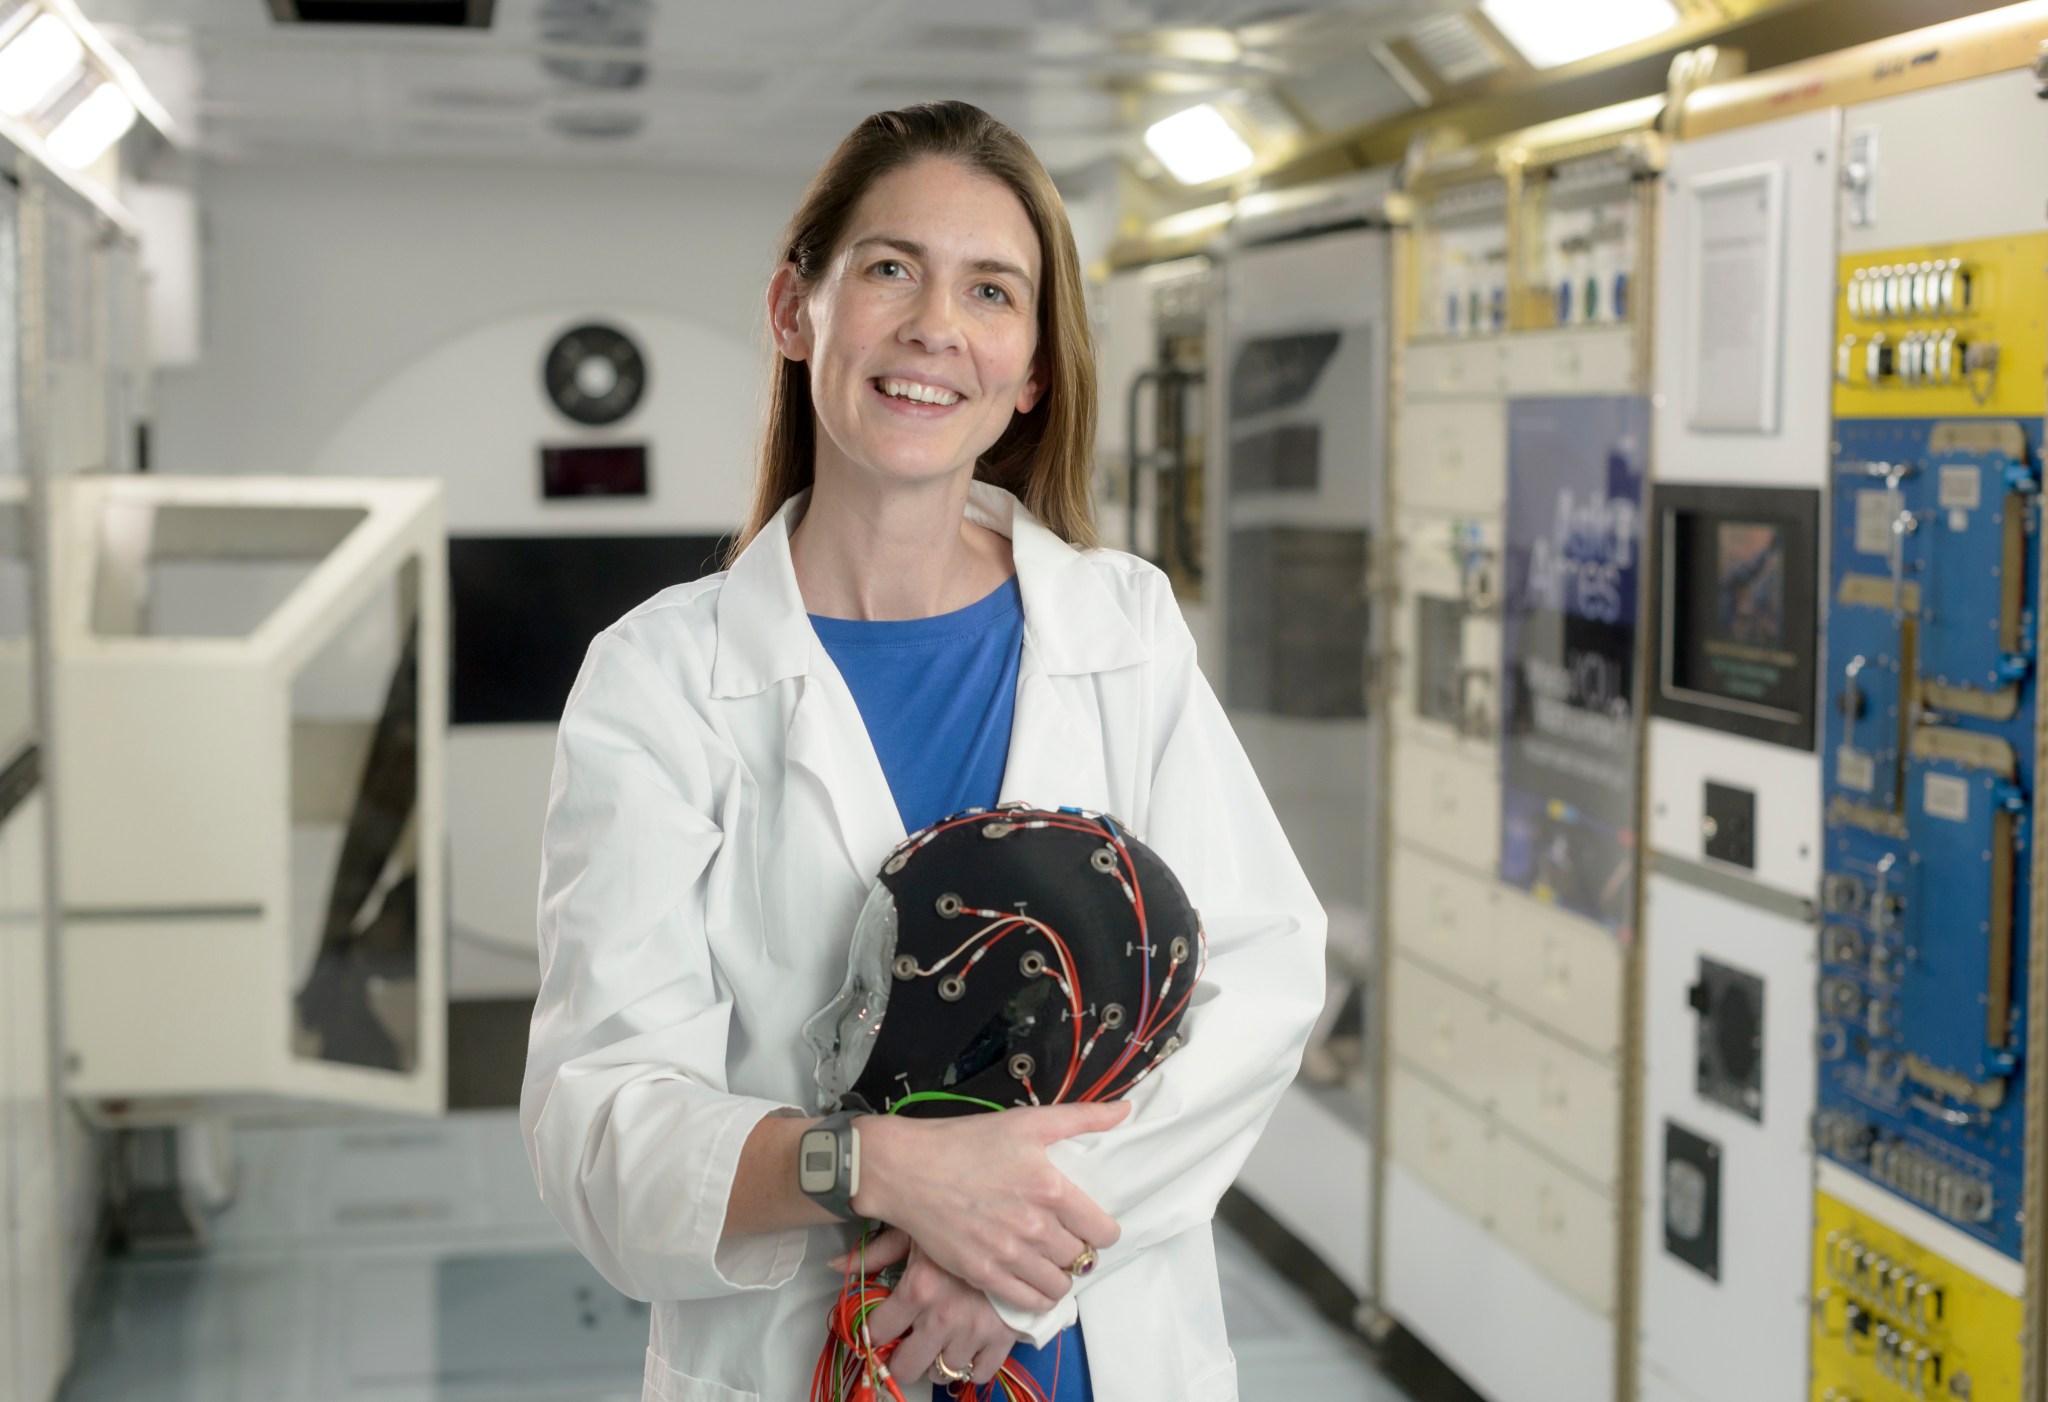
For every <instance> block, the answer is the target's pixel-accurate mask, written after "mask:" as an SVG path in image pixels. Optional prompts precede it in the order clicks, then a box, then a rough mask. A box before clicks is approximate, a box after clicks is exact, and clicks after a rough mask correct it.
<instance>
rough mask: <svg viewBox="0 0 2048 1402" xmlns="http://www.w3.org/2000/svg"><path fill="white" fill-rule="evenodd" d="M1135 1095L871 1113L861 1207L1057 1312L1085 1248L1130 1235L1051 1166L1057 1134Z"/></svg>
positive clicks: (962, 1266)
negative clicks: (976, 1110) (1108, 1100)
mask: <svg viewBox="0 0 2048 1402" xmlns="http://www.w3.org/2000/svg"><path fill="white" fill-rule="evenodd" d="M1130 1108H1131V1107H1130V1106H1129V1104H1128V1103H1125V1102H1122V1101H1118V1102H1115V1103H1112V1104H1092V1105H1047V1106H1042V1107H1041V1106H1033V1107H1030V1108H1027V1109H1017V1110H1004V1111H1002V1112H1001V1113H999V1114H992V1115H967V1116H962V1117H959V1118H953V1119H944V1120H913V1119H907V1118H903V1117H900V1116H890V1115H873V1116H868V1117H866V1118H863V1119H861V1120H859V1121H858V1122H857V1127H858V1129H859V1131H860V1160H861V1169H860V1181H861V1190H860V1192H859V1193H858V1194H856V1195H855V1198H854V1203H853V1207H854V1210H855V1211H856V1212H858V1213H860V1214H861V1215H862V1216H863V1217H871V1218H874V1219H875V1220H877V1221H881V1222H887V1223H888V1224H889V1225H890V1226H892V1227H900V1228H902V1229H903V1230H904V1231H905V1232H907V1233H909V1235H910V1236H911V1237H912V1238H913V1239H914V1240H915V1241H916V1242H917V1244H918V1245H919V1246H920V1247H922V1248H923V1249H924V1251H925V1252H926V1253H927V1254H928V1255H929V1256H930V1257H931V1258H932V1260H933V1261H934V1262H935V1263H936V1264H938V1265H939V1266H940V1267H942V1268H943V1269H945V1270H947V1271H950V1272H952V1273H953V1274H954V1275H957V1276H959V1277H960V1278H961V1279H962V1280H964V1281H966V1282H967V1283H968V1284H970V1285H972V1286H974V1288H975V1289H977V1290H984V1291H987V1292H988V1293H989V1294H990V1295H992V1296H994V1297H995V1298H996V1299H998V1300H1001V1301H1002V1302H1003V1303H1004V1304H1007V1305H1010V1306H1011V1307H1013V1308H1015V1309H1022V1310H1029V1311H1031V1312H1033V1313H1038V1312H1040V1311H1044V1310H1048V1309H1051V1308H1052V1307H1053V1305H1054V1304H1055V1303H1057V1302H1058V1300H1059V1299H1060V1297H1061V1296H1063V1295H1065V1294H1066V1293H1067V1291H1068V1290H1069V1289H1071V1288H1072V1286H1073V1283H1074V1282H1073V1278H1072V1277H1071V1276H1069V1275H1068V1274H1067V1267H1068V1266H1069V1265H1071V1264H1072V1263H1073V1262H1074V1261H1075V1260H1076V1259H1077V1258H1078V1257H1079V1256H1080V1255H1081V1253H1082V1251H1083V1250H1085V1249H1086V1248H1088V1247H1090V1246H1092V1247H1095V1248H1097V1249H1098V1250H1099V1249H1101V1248H1103V1247H1106V1246H1110V1245H1112V1244H1114V1243H1115V1241H1116V1239H1117V1237H1118V1236H1120V1235H1121V1234H1122V1232H1121V1229H1120V1228H1119V1227H1118V1226H1117V1224H1116V1219H1115V1218H1113V1217H1111V1216H1110V1215H1109V1214H1108V1213H1107V1212H1104V1211H1103V1210H1102V1209H1101V1208H1100V1207H1097V1206H1096V1205H1095V1204H1094V1203H1093V1202H1092V1201H1090V1200H1089V1198H1088V1195H1087V1194H1086V1193H1083V1192H1082V1191H1081V1190H1080V1189H1079V1188H1076V1187H1075V1186H1074V1185H1073V1184H1072V1183H1071V1182H1069V1181H1068V1179H1067V1176H1066V1175H1065V1174H1064V1173H1061V1172H1060V1171H1059V1170H1058V1169H1057V1168H1055V1167H1053V1164H1052V1161H1051V1160H1050V1159H1048V1158H1047V1157H1046V1155H1045V1149H1046V1146H1047V1145H1048V1144H1053V1143H1056V1142H1057V1141H1059V1140H1062V1139H1066V1138H1070V1137H1071V1136H1073V1135H1076V1134H1094V1133H1099V1132H1101V1131H1103V1130H1106V1129H1112V1128H1114V1127H1115V1126H1117V1125H1119V1124H1121V1123H1123V1119H1124V1116H1126V1115H1127V1114H1129V1113H1130Z"/></svg>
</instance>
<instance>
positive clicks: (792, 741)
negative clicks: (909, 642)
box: [711, 492, 903, 880]
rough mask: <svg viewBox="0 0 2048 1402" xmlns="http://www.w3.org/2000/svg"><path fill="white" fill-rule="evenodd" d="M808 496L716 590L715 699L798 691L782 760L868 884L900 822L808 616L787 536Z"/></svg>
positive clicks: (798, 499)
mask: <svg viewBox="0 0 2048 1402" xmlns="http://www.w3.org/2000/svg"><path fill="white" fill-rule="evenodd" d="M809 498H810V494H809V493H808V492H801V493H799V494H797V495H796V496H795V497H792V498H791V499H790V500H789V501H788V502H786V503H784V505H783V507H782V509H781V510H780V511H778V512H776V513H775V517H774V519H773V520H771V521H770V522H769V523H768V524H767V525H766V526H765V527H763V528H762V530H761V534H760V535H759V536H757V537H756V538H755V539H754V541H753V542H752V543H751V544H750V545H748V546H747V548H746V551H745V553H743V554H742V555H741V556H740V558H739V559H738V560H737V561H736V562H734V564H733V567H732V572H731V574H729V575H728V576H727V578H726V581H725V585H724V587H723V588H722V589H720V590H719V598H718V644H717V651H716V653H715V655H714V656H713V659H712V667H711V694H712V695H713V696H715V697H720V698H727V699H742V698H748V697H756V696H760V695H762V694H763V693H765V692H767V691H769V690H770V689H771V688H774V687H776V686H778V685H781V684H793V685H794V686H795V687H796V688H797V694H796V700H795V702H794V703H793V704H791V706H790V710H789V722H788V727H789V728H788V731H787V732H786V735H785V738H784V741H783V744H784V755H785V758H786V759H787V761H788V763H789V764H790V765H792V766H794V767H796V768H799V769H802V770H803V771H804V772H806V773H807V774H809V775H811V776H812V777H813V778H814V779H815V780H816V781H817V784H818V787H819V788H820V789H821V790H823V793H824V797H825V801H826V804H827V806H828V807H829V808H830V809H831V813H832V822H833V826H834V827H836V828H837V830H838V834H839V840H840V844H841V845H842V846H843V847H844V848H845V850H846V856H847V860H848V861H850V862H852V863H853V867H854V870H855V871H856V872H857V873H859V875H860V877H861V879H862V880H869V879H872V878H873V876H874V875H875V872H876V871H877V870H878V869H879V868H880V866H881V864H882V860H883V858H884V857H886V856H887V855H888V852H889V849H890V848H891V847H893V846H895V845H896V844H897V843H898V842H900V841H901V840H902V838H903V820H902V819H901V818H900V817H899V816H898V815H897V812H896V800H895V798H894V796H893V795H891V794H890V792H889V781H888V779H887V778H886V777H885V776H884V775H883V773H882V763H881V761H880V760H879V759H877V758H876V757H875V747H874V745H873V743H872V742H871V741H870V740H869V739H868V731H867V725H866V724H865V722H863V721H862V720H861V717H860V708H859V707H858V706H856V705H855V704H854V700H853V693H852V692H850V691H848V690H847V688H846V681H845V679H844V678H843V677H841V676H840V675H839V669H838V668H837V667H835V666H833V665H832V656H831V654H830V653H828V652H826V651H825V645H824V644H823V643H821V642H819V641H818V634H817V630H816V629H814V628H813V627H811V620H810V615H809V614H808V613H806V612H805V611H804V600H803V593H802V591H801V590H800V589H799V588H798V587H797V582H796V567H795V565H794V563H793V562H792V561H791V559H790V554H789V535H790V531H791V530H792V529H793V528H794V526H795V524H796V522H797V521H799V520H801V519H802V516H803V511H804V508H805V507H806V506H807V505H808V504H809Z"/></svg>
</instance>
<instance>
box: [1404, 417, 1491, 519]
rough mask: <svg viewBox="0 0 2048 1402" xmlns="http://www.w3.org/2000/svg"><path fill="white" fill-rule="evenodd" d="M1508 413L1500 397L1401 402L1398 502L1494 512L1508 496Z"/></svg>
mask: <svg viewBox="0 0 2048 1402" xmlns="http://www.w3.org/2000/svg"><path fill="white" fill-rule="evenodd" d="M1507 491H1508V413H1507V403H1506V401H1504V400H1498V399H1496V400H1491V401H1484V402H1478V403H1471V402H1466V401H1461V400H1455V399H1451V400H1423V401H1418V402H1415V403H1410V404H1405V405H1403V406H1402V409H1401V425H1400V429H1399V432H1398V434H1397V441H1396V443H1395V451H1394V494H1395V500H1396V501H1398V502H1399V503H1400V505H1401V506H1402V508H1403V509H1404V510H1405V509H1409V508H1414V509H1418V510H1424V511H1451V512H1457V513H1459V514H1461V515H1466V516H1480V517H1488V518H1491V517H1496V516H1498V515H1500V513H1501V511H1502V509H1503V508H1504V507H1505V505H1506V502H1507Z"/></svg>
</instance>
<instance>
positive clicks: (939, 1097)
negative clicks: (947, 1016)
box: [833, 1090, 1008, 1395]
mask: <svg viewBox="0 0 2048 1402" xmlns="http://www.w3.org/2000/svg"><path fill="white" fill-rule="evenodd" d="M928 1101H952V1102H954V1103H956V1104H960V1105H972V1106H974V1107H976V1108H977V1109H981V1110H997V1111H1000V1110H1001V1109H1003V1107H1002V1106H1000V1105H998V1104H996V1103H995V1102H994V1101H993V1100H976V1099H975V1098H974V1097H973V1096H971V1095H955V1094H953V1093H952V1092H951V1091H944V1090H921V1091H916V1092H913V1093H912V1094H910V1095H906V1096H904V1097H903V1098H902V1099H901V1100H899V1101H897V1102H896V1103H895V1104H894V1105H891V1106H890V1107H889V1113H890V1114H892V1115H893V1114H895V1113H896V1112H897V1111H898V1110H901V1109H903V1108H904V1107H905V1106H907V1105H923V1104H925V1103H927V1102H928ZM872 1239H873V1236H872V1234H869V1233H864V1234H863V1235H862V1236H861V1240H860V1247H859V1250H860V1273H861V1274H862V1275H866V1274H867V1257H868V1242H869V1241H870V1240H872ZM878 1306H879V1301H878V1302H877V1303H876V1304H872V1305H867V1306H864V1307H863V1308H862V1309H861V1311H860V1313H858V1314H857V1315H855V1316H854V1327H855V1328H856V1329H858V1328H859V1327H860V1326H861V1325H863V1324H865V1323H867V1319H868V1316H869V1315H870V1314H872V1313H874V1311H875V1310H876V1308H877V1307H878ZM840 1376H841V1375H840V1373H839V1372H838V1371H836V1370H835V1372H834V1374H833V1388H834V1390H835V1391H839V1379H840ZM1004 1390H1005V1391H1008V1389H1007V1388H1005V1389H1004ZM842 1395H843V1394H842Z"/></svg>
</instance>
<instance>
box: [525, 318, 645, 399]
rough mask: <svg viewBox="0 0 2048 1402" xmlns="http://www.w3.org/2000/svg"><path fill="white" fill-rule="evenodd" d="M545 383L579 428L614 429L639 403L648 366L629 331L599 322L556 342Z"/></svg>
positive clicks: (549, 395)
mask: <svg viewBox="0 0 2048 1402" xmlns="http://www.w3.org/2000/svg"><path fill="white" fill-rule="evenodd" d="M543 378H544V379H545V381H546V384H547V390H548V398H549V399H550V400H552V401H553V402H554V406H555V407H556V408H557V409H559V410H561V411H562V412H563V413H564V414H566V415H568V416H569V417H570V418H572V419H574V420H575V421H576V422H577V423H580V424H612V423H617V422H618V421H619V420H620V419H623V418H625V417H626V415H628V414H630V413H632V412H633V409H634V407H635V406H636V405H638V404H639V402H640V396H641V394H642V393H643V392H644V391H645V390H646V388H647V361H646V358H645V357H643V356H642V355H641V354H640V347H638V346H637V345H635V344H633V340H632V338H631V337H629V336H627V335H626V333H625V332H623V331H621V330H619V329H618V328H617V327H615V326H606V325H604V324H602V323H598V322H593V323H591V324H590V325H587V326H578V327H575V328H574V329H572V330H569V331H564V332H563V333H562V334H561V336H559V337H558V338H556V341H555V343H554V345H552V346H550V347H548V357H547V364H546V366H545V368H544V372H543Z"/></svg>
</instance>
